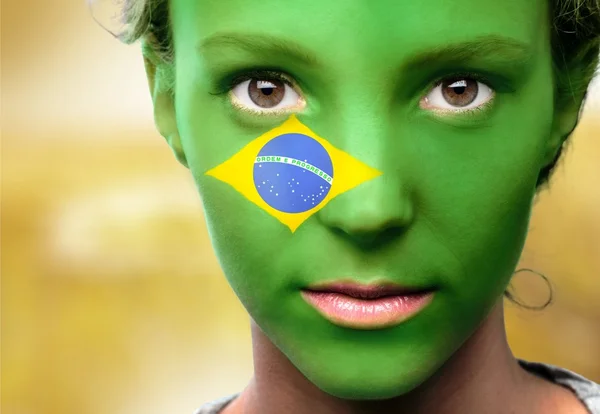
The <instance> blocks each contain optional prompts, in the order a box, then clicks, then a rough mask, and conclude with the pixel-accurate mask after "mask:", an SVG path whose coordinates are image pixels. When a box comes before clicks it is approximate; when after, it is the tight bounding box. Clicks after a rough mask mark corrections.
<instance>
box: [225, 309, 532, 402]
mask: <svg viewBox="0 0 600 414" xmlns="http://www.w3.org/2000/svg"><path fill="white" fill-rule="evenodd" d="M252 343H253V355H254V378H253V379H252V381H251V382H250V383H249V385H248V387H247V388H246V389H245V390H244V392H242V394H241V395H240V397H239V398H238V399H237V400H236V401H235V402H234V403H233V404H231V409H230V410H228V412H243V413H245V414H255V413H261V414H271V413H282V412H285V413H290V414H296V413H310V412H318V413H323V414H329V413H332V414H333V413H335V414H368V413H381V412H394V413H399V414H402V413H411V414H421V413H432V412H435V413H438V414H457V413H465V412H475V413H477V412H485V413H496V412H498V413H506V412H511V413H521V412H533V410H532V408H533V407H532V406H531V405H528V404H530V403H528V401H530V402H531V401H532V395H533V393H532V391H533V390H532V386H531V385H530V384H531V381H528V374H527V373H526V372H525V371H524V370H523V369H522V368H521V367H520V366H519V364H518V361H517V360H516V359H515V357H514V356H513V355H512V352H511V350H510V347H509V345H508V342H507V339H506V331H505V326H504V309H503V303H502V300H500V301H499V302H498V304H497V305H496V307H495V308H494V309H493V310H492V312H491V313H490V314H489V316H488V317H487V318H486V319H485V320H484V322H483V323H482V324H481V325H480V326H479V328H478V329H477V330H476V331H475V332H474V333H473V335H472V336H471V337H470V338H469V339H467V341H465V343H464V344H463V345H462V346H461V348H460V349H459V350H458V351H457V352H455V354H454V355H453V356H452V357H451V358H450V359H449V360H448V361H446V362H445V363H444V365H442V367H441V368H440V369H439V370H438V371H437V372H436V374H434V375H433V376H432V377H430V378H428V379H427V380H426V381H425V382H424V383H422V384H421V385H419V386H418V387H417V388H415V389H414V390H412V391H411V392H409V393H407V394H404V395H401V396H398V397H395V398H392V399H389V400H384V401H354V400H342V399H339V398H336V397H333V396H331V395H329V394H327V393H325V392H323V391H321V390H320V389H318V388H317V387H316V386H315V385H314V384H312V383H311V382H310V381H309V380H308V379H306V378H305V377H304V376H303V375H302V373H300V372H299V371H298V370H297V369H296V368H295V367H294V365H293V364H292V363H291V362H290V361H289V360H288V359H287V357H286V356H285V355H284V354H283V353H281V351H280V350H279V349H278V348H277V347H276V346H275V345H273V343H272V342H271V341H270V340H269V339H268V337H267V336H266V335H265V334H264V333H263V332H262V331H261V330H260V328H259V327H258V326H257V325H256V324H255V323H254V322H252ZM238 410H239V411H238ZM494 410H497V411H494Z"/></svg>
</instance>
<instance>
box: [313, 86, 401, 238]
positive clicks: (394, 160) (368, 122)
mask: <svg viewBox="0 0 600 414" xmlns="http://www.w3.org/2000/svg"><path fill="white" fill-rule="evenodd" d="M355 92H356V91H355ZM363 102H364V100H363ZM389 114H390V110H389V108H388V107H386V105H385V103H384V100H383V99H381V98H379V99H374V100H371V101H370V102H368V103H363V105H356V102H354V104H352V101H351V100H350V99H348V100H346V101H345V105H340V106H339V107H338V110H337V111H335V112H333V114H332V117H334V119H333V120H332V122H331V123H330V125H331V126H332V128H330V130H329V131H328V134H329V138H330V142H332V144H334V145H335V146H336V147H338V148H339V149H340V150H342V151H344V152H346V153H348V154H349V155H351V156H352V157H354V158H356V159H358V160H359V161H361V162H362V163H365V164H367V165H368V166H369V167H372V168H375V169H377V170H379V171H381V172H382V173H383V174H382V175H381V176H379V177H376V178H374V179H372V180H369V181H366V182H364V183H362V184H360V185H359V186H357V187H355V188H353V189H351V190H349V191H347V192H345V193H342V194H340V195H338V196H337V197H336V198H334V199H332V200H331V201H330V202H329V203H328V204H327V206H325V207H324V208H323V209H322V210H320V211H319V212H318V213H317V214H318V218H319V220H320V222H321V223H322V224H324V225H325V226H327V227H329V228H331V229H333V230H334V231H335V232H337V233H338V234H341V235H344V237H347V238H349V239H351V240H352V241H353V242H355V243H358V244H361V245H373V244H379V242H381V241H383V240H388V239H389V237H390V236H394V235H397V234H398V233H399V232H400V231H402V230H403V228H404V227H406V226H407V225H408V224H409V223H410V221H411V220H412V217H413V209H412V204H411V202H410V198H409V194H408V186H407V183H406V182H405V181H404V180H405V177H403V176H402V174H401V171H402V168H401V166H400V163H401V159H402V154H394V153H393V152H395V151H398V148H399V146H398V143H397V142H396V141H397V138H398V137H396V133H395V131H394V130H393V125H392V124H393V123H392V122H391V120H390V117H389Z"/></svg>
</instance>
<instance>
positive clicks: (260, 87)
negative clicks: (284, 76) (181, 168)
mask: <svg viewBox="0 0 600 414" xmlns="http://www.w3.org/2000/svg"><path fill="white" fill-rule="evenodd" d="M284 94H285V84H284V83H283V82H281V81H278V80H275V79H270V80H268V81H264V80H256V79H251V80H250V84H249V85H248V95H250V99H252V102H254V103H255V104H256V105H258V106H260V107H261V108H272V107H274V106H277V104H279V103H280V102H281V101H282V100H283V95H284Z"/></svg>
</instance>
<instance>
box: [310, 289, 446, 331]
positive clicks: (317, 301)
mask: <svg viewBox="0 0 600 414" xmlns="http://www.w3.org/2000/svg"><path fill="white" fill-rule="evenodd" d="M435 291H436V289H435V288H430V287H429V288H426V287H406V286H400V285H398V284H395V283H390V282H380V283H373V284H361V283H357V282H354V281H348V280H345V281H339V282H331V283H323V284H318V285H312V286H310V287H308V288H306V289H303V290H302V292H301V294H302V297H303V299H304V300H305V301H306V302H307V303H308V304H309V305H311V306H312V307H313V308H315V309H316V310H317V312H319V313H320V314H321V315H322V316H323V317H324V318H325V319H327V320H329V321H330V322H331V323H333V324H335V325H338V326H342V327H347V328H353V329H383V328H388V327H391V326H395V325H398V324H400V323H402V322H404V321H406V320H408V319H410V318H412V317H414V316H415V315H416V314H417V313H418V312H419V311H421V310H422V309H424V308H425V307H426V306H427V305H428V304H429V303H431V301H432V300H433V297H434V294H435Z"/></svg>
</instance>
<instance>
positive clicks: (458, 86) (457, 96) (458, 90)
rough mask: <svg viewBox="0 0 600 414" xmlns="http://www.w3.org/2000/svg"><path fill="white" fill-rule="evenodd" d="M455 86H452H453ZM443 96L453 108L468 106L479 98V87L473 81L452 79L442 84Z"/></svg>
mask: <svg viewBox="0 0 600 414" xmlns="http://www.w3.org/2000/svg"><path fill="white" fill-rule="evenodd" d="M453 84H455V85H454V86H450V85H453ZM441 87H442V95H443V96H444V99H445V100H446V102H448V103H449V104H450V105H452V106H458V107H461V106H467V105H468V104H470V103H471V102H473V101H474V100H475V98H477V92H478V91H479V87H478V86H477V81H475V80H473V79H456V78H455V79H452V80H447V81H444V82H442V85H441Z"/></svg>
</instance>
